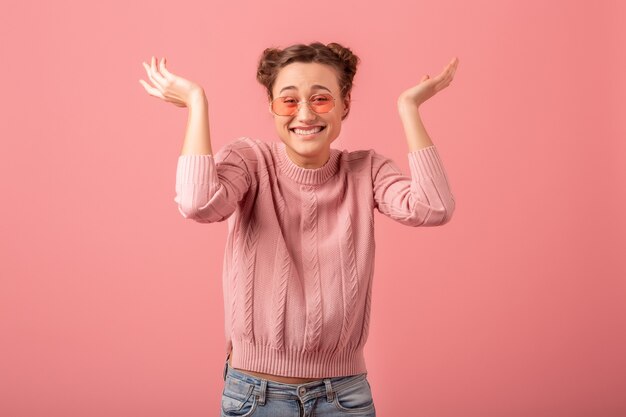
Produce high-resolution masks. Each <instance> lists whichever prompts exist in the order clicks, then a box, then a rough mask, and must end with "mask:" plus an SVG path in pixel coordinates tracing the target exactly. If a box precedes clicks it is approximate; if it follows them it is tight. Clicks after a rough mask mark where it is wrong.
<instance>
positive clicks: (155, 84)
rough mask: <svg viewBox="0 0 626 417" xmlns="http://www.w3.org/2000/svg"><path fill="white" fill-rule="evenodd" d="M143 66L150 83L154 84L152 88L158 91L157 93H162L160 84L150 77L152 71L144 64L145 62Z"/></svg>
mask: <svg viewBox="0 0 626 417" xmlns="http://www.w3.org/2000/svg"><path fill="white" fill-rule="evenodd" d="M143 66H144V68H145V69H146V74H148V78H149V79H150V81H152V84H154V86H155V87H156V88H157V89H159V91H163V87H162V86H161V84H159V82H158V81H157V80H156V79H155V78H154V77H153V76H152V74H153V73H152V69H150V67H149V66H148V64H146V63H145V62H143Z"/></svg>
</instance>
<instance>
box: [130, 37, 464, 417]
mask: <svg viewBox="0 0 626 417" xmlns="http://www.w3.org/2000/svg"><path fill="white" fill-rule="evenodd" d="M358 63H359V58H358V57H357V56H356V55H354V54H353V53H352V51H351V50H350V49H348V48H345V47H343V46H341V45H339V44H337V43H330V44H328V45H324V44H322V43H319V42H315V43H312V44H310V45H304V44H297V45H292V46H290V47H288V48H285V49H284V50H280V49H276V48H268V49H266V50H265V51H264V52H263V55H262V56H261V58H260V61H259V65H258V70H257V79H258V81H259V82H260V83H261V84H262V85H263V86H264V87H265V88H266V90H267V95H268V104H269V111H270V112H271V113H272V115H273V119H274V124H275V127H276V132H277V134H278V137H279V138H280V142H270V143H265V142H263V141H260V140H258V139H253V138H249V137H242V138H238V139H236V140H234V141H231V142H230V143H228V144H227V145H225V146H224V147H222V149H220V150H219V151H218V152H217V153H215V154H214V153H213V149H212V147H211V140H210V135H209V123H208V103H207V98H206V96H205V94H204V91H203V89H202V88H201V87H200V86H199V85H197V84H195V83H193V82H191V81H188V80H185V79H183V78H181V77H179V76H176V75H174V74H172V73H171V72H169V71H168V70H167V68H166V66H165V58H163V59H161V60H160V62H158V65H157V63H156V60H155V58H154V57H152V62H151V65H150V66H148V65H147V64H145V63H144V66H145V68H146V71H147V73H148V77H149V78H150V80H151V81H152V83H153V86H151V85H149V84H148V83H146V82H145V81H143V80H141V81H140V82H141V83H142V85H143V86H144V87H145V88H146V90H147V91H148V93H149V94H151V95H153V96H155V97H159V98H161V99H163V100H165V101H168V102H171V103H173V104H175V105H177V106H181V107H188V108H189V119H188V124H187V130H186V135H185V139H184V144H183V147H182V151H181V155H180V156H179V159H178V165H177V171H176V197H175V199H174V201H175V202H176V203H177V204H178V209H179V211H180V213H181V214H182V215H183V217H185V218H188V219H192V220H195V221H197V222H200V223H211V222H220V221H224V220H226V219H228V235H227V240H226V250H225V257H224V264H223V291H224V294H223V295H224V311H225V330H226V333H225V335H226V353H227V355H226V361H225V366H224V381H225V383H224V389H223V392H222V410H221V413H222V416H250V415H254V416H292V415H293V416H297V415H313V414H314V415H316V416H347V415H350V416H375V413H376V412H375V408H374V402H373V399H372V393H371V389H370V385H369V382H368V380H367V371H366V366H365V361H364V357H363V347H364V345H365V342H366V341H367V334H368V328H369V317H370V306H371V289H372V278H373V270H374V248H375V243H374V217H373V210H374V208H376V209H378V210H379V211H380V212H381V213H383V214H385V215H387V216H389V217H390V218H392V219H394V220H396V221H398V222H400V223H403V224H406V225H409V226H439V225H442V224H445V223H446V222H448V221H449V220H450V218H451V215H452V213H453V211H454V206H455V205H454V197H453V195H452V193H451V191H450V187H449V184H448V181H447V178H446V174H445V171H444V168H443V165H442V163H441V160H440V158H439V156H438V153H437V150H436V148H435V146H434V145H433V143H432V141H431V140H430V138H429V137H428V135H427V133H426V131H425V129H424V126H423V125H422V123H421V120H420V117H419V113H418V109H419V106H420V105H421V104H422V103H423V102H424V101H426V100H427V99H428V98H430V97H432V96H433V95H434V94H435V93H436V92H438V91H440V90H441V89H442V88H445V87H446V86H447V85H448V84H449V83H450V82H451V81H452V78H453V76H454V72H455V70H456V67H457V65H458V60H457V59H456V58H455V59H453V60H452V61H451V62H450V63H449V64H448V65H447V66H446V68H445V69H444V71H443V72H442V73H441V74H440V75H438V76H437V77H435V78H433V79H430V78H429V76H428V75H426V76H424V77H423V78H422V80H421V82H420V83H419V84H418V85H416V86H414V87H412V88H410V89H408V90H407V91H405V92H403V93H402V94H401V95H400V97H399V99H398V110H399V112H400V116H401V119H402V122H403V125H404V129H405V133H406V136H407V141H408V145H409V152H408V158H409V164H410V170H411V176H410V177H409V176H405V175H404V174H402V172H401V171H400V170H399V169H398V167H397V165H396V164H395V163H394V162H393V161H392V160H391V159H389V158H386V157H384V156H382V155H380V154H378V153H377V152H375V151H374V150H372V149H370V150H359V151H347V150H343V151H340V150H337V149H334V148H331V144H332V142H333V141H334V140H335V139H337V137H338V136H339V133H340V132H341V125H342V122H343V120H344V119H345V118H346V117H347V116H348V113H349V112H350V108H351V90H352V81H353V78H354V75H355V73H356V67H357V64H358ZM385 140H386V138H385Z"/></svg>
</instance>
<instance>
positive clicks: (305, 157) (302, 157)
mask: <svg viewBox="0 0 626 417" xmlns="http://www.w3.org/2000/svg"><path fill="white" fill-rule="evenodd" d="M272 92H273V94H274V99H276V98H277V97H285V96H289V97H294V98H295V99H296V100H297V101H304V100H308V99H309V98H310V97H311V96H312V95H313V94H322V93H330V94H331V95H332V96H333V97H334V98H335V107H334V108H333V109H332V110H331V111H329V112H328V113H323V114H317V113H315V112H314V111H313V110H311V108H310V106H308V105H307V104H305V103H302V104H300V107H299V109H298V111H297V112H296V113H295V114H294V115H292V116H277V115H275V114H274V124H275V126H276V131H277V132H278V136H279V137H280V139H281V140H282V141H283V142H284V143H285V145H286V150H287V155H288V156H289V157H290V158H291V160H292V161H293V162H294V163H295V164H297V165H299V166H301V167H303V168H319V167H321V166H323V165H324V164H325V163H326V162H327V161H328V158H329V157H330V144H331V143H332V142H333V141H334V140H335V139H336V138H337V136H339V133H340V132H341V117H342V116H343V115H344V114H345V113H346V112H347V105H349V100H348V103H344V102H343V100H342V99H341V95H340V90H339V82H338V79H337V74H336V72H335V70H334V68H333V67H331V66H328V65H325V64H319V63H316V62H308V63H304V62H294V63H291V64H289V65H287V66H285V67H283V68H282V69H281V70H280V72H279V73H278V76H277V77H276V81H275V82H274V86H273V90H272ZM313 126H323V127H324V129H323V130H322V131H321V132H319V133H317V134H314V135H304V136H303V135H299V134H297V133H296V132H295V131H294V130H293V129H294V128H296V127H305V128H310V127H313Z"/></svg>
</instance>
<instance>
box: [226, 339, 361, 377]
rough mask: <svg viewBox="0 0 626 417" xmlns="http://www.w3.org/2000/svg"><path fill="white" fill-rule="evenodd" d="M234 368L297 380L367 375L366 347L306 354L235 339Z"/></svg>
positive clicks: (233, 342) (300, 351) (233, 343)
mask: <svg viewBox="0 0 626 417" xmlns="http://www.w3.org/2000/svg"><path fill="white" fill-rule="evenodd" d="M232 345H233V356H232V366H233V367H234V368H240V369H243V370H248V371H252V372H262V373H266V374H272V375H282V376H289V377H296V378H327V377H337V376H347V375H356V374H360V373H365V372H367V370H366V366H365V357H364V356H363V347H359V348H357V349H356V350H349V349H344V350H343V351H340V352H338V353H334V352H331V351H317V352H305V351H302V350H290V349H280V350H277V349H275V348H273V347H270V346H265V345H255V344H251V343H248V342H244V341H238V340H233V341H232Z"/></svg>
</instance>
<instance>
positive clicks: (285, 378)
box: [228, 351, 320, 384]
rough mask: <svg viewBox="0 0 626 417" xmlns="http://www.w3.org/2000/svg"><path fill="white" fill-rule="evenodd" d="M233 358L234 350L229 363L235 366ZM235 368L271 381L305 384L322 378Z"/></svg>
mask: <svg viewBox="0 0 626 417" xmlns="http://www.w3.org/2000/svg"><path fill="white" fill-rule="evenodd" d="M232 359H233V352H232V351H231V352H230V356H229V357H228V364H229V365H230V366H231V367H233V365H232V362H231V361H232ZM234 369H236V370H238V371H239V372H243V373H244V374H248V375H253V376H256V377H257V378H263V379H267V380H270V381H276V382H282V383H284V384H304V383H306V382H311V381H317V380H318V379H320V378H294V377H289V376H282V375H272V374H264V373H261V372H253V371H248V370H245V369H239V368H234Z"/></svg>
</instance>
